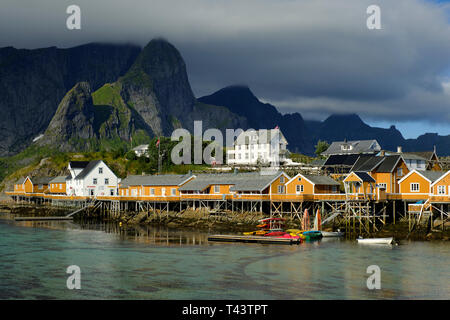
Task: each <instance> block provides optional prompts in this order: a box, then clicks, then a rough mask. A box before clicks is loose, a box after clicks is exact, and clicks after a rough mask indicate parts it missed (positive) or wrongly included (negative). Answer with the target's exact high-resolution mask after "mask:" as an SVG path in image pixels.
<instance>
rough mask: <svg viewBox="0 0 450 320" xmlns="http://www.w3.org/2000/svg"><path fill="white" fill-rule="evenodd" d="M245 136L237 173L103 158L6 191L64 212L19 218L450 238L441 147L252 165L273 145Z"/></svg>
mask: <svg viewBox="0 0 450 320" xmlns="http://www.w3.org/2000/svg"><path fill="white" fill-rule="evenodd" d="M269 132H270V134H271V135H277V139H279V140H277V141H279V145H278V146H277V149H276V150H277V152H278V154H277V156H278V157H279V159H280V158H281V160H282V161H283V160H285V159H284V158H283V157H285V154H286V152H285V151H286V144H287V142H286V141H285V139H284V137H283V134H282V133H281V130H280V129H278V128H276V129H272V130H269ZM244 134H245V133H244ZM246 136H247V137H248V136H249V134H246ZM241 140H242V141H243V143H242V144H239V143H235V145H234V147H233V148H232V149H231V150H228V151H227V153H228V154H227V160H228V164H233V166H230V171H231V172H230V171H228V172H220V173H217V172H215V173H211V172H209V173H204V172H200V173H196V172H192V171H189V172H188V173H186V174H153V175H146V174H141V175H128V176H127V177H126V178H124V179H120V178H118V177H117V176H116V175H115V173H114V172H113V171H112V170H111V169H110V168H109V167H108V166H107V165H106V163H105V162H103V161H102V160H95V161H69V163H68V164H67V170H68V172H70V174H68V175H67V176H57V177H39V176H36V177H30V176H27V177H24V178H21V179H20V180H19V181H17V182H16V183H15V184H14V190H11V191H6V194H7V195H8V196H9V197H10V198H11V199H12V200H13V201H14V206H15V207H16V208H17V207H19V208H20V207H21V206H43V207H47V208H48V207H50V208H58V209H62V210H63V212H64V215H57V216H54V215H47V216H45V217H43V216H38V217H23V216H21V215H17V216H16V218H15V219H16V220H19V221H33V220H40V221H45V220H71V219H73V218H82V219H86V218H100V219H105V220H116V221H119V222H120V224H122V223H156V224H166V225H168V226H169V227H185V226H188V227H193V228H205V227H207V228H210V229H212V230H215V229H220V227H221V226H222V227H224V228H225V229H229V230H239V232H235V233H236V235H214V236H212V237H211V238H210V240H211V241H242V242H261V243H265V242H272V243H273V242H275V243H277V242H285V243H298V242H301V241H302V240H305V239H308V240H313V239H318V238H321V237H323V236H325V237H327V236H328V237H329V236H332V237H339V236H344V235H346V236H350V237H356V236H359V237H364V238H366V239H370V238H373V237H374V236H375V235H379V234H388V235H389V237H384V238H381V239H382V240H381V241H388V240H389V241H392V236H395V237H400V238H405V236H406V238H409V237H410V236H413V238H414V234H415V233H418V229H421V230H422V233H423V232H424V231H423V230H425V235H426V234H429V233H430V232H431V231H434V232H437V233H440V234H441V235H442V236H441V237H440V238H441V239H442V238H443V239H445V234H446V232H447V229H448V225H449V212H450V194H449V193H450V171H449V170H447V171H445V170H443V167H442V164H441V163H440V162H439V160H438V157H437V155H436V152H435V151H431V152H422V153H414V152H410V153H406V152H402V150H401V148H400V147H399V148H398V150H397V151H396V152H391V151H385V150H381V147H380V146H379V144H378V143H377V142H376V140H361V141H340V142H333V143H332V144H331V145H329V147H328V148H327V150H326V151H324V152H323V153H322V154H323V155H324V160H322V161H316V162H315V163H311V164H310V165H309V166H305V165H304V164H302V165H301V167H302V168H301V169H300V170H295V168H296V167H297V168H298V165H297V166H296V164H295V163H292V161H291V162H290V163H289V162H288V165H286V166H279V167H275V168H274V167H270V166H268V167H259V168H258V170H254V171H250V170H248V168H250V167H251V165H252V163H251V161H252V160H253V161H254V163H255V160H256V158H257V157H258V154H259V159H258V161H259V160H260V156H261V155H263V156H264V155H265V152H259V153H258V152H253V153H255V154H256V156H253V155H252V152H250V150H251V149H253V147H254V148H255V150H258V142H255V145H252V144H251V143H249V139H237V140H236V141H241ZM250 140H251V139H250ZM259 149H261V147H259ZM268 149H270V144H268ZM135 151H136V153H138V152H139V153H145V150H144V151H142V150H140V149H139V148H137V149H136V150H135ZM241 153H242V155H241ZM249 154H250V156H249ZM268 154H272V156H273V153H268ZM241 159H247V161H246V162H245V161H242V160H241ZM239 160H241V161H239ZM269 160H270V159H269ZM239 162H241V163H239ZM244 165H246V167H245V166H244ZM240 168H246V170H242V171H241V169H240ZM296 172H297V173H296ZM19 212H20V211H19ZM395 225H402V226H403V234H396V233H395V231H392V230H395V228H394V229H392V226H395ZM249 228H253V229H254V230H253V229H251V230H248V229H249ZM386 230H390V232H389V231H386ZM397 230H398V229H397Z"/></svg>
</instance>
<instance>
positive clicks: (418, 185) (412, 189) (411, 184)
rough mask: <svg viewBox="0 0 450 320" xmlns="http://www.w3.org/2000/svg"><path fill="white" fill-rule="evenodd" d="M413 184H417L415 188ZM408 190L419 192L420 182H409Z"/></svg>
mask: <svg viewBox="0 0 450 320" xmlns="http://www.w3.org/2000/svg"><path fill="white" fill-rule="evenodd" d="M413 186H417V189H415V188H413ZM409 190H410V191H411V192H419V191H420V184H419V183H417V182H411V183H410V184H409Z"/></svg>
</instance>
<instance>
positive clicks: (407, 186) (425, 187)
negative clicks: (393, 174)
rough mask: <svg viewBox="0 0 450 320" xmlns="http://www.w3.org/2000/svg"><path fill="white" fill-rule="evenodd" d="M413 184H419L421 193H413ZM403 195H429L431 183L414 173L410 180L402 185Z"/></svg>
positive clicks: (404, 181)
mask: <svg viewBox="0 0 450 320" xmlns="http://www.w3.org/2000/svg"><path fill="white" fill-rule="evenodd" d="M411 183H419V191H416V192H412V191H411ZM400 192H401V193H429V192H430V183H429V182H428V181H427V180H426V179H425V178H423V177H422V176H421V175H419V174H418V173H417V172H413V173H412V174H411V175H410V176H409V177H408V178H406V179H405V180H403V181H402V182H401V183H400Z"/></svg>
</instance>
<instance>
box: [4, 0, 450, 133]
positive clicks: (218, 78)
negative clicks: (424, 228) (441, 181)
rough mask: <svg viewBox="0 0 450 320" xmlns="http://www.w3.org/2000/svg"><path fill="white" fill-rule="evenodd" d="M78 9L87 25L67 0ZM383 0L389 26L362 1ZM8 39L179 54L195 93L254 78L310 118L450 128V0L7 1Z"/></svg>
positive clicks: (265, 93) (281, 103)
mask: <svg viewBox="0 0 450 320" xmlns="http://www.w3.org/2000/svg"><path fill="white" fill-rule="evenodd" d="M72 4H76V5H78V6H79V7H80V8H81V30H68V29H67V28H66V19H67V17H68V14H66V8H67V7H68V6H69V5H72ZM371 4H377V5H379V7H380V8H381V28H382V29H381V30H369V29H368V28H367V26H366V20H367V18H368V16H369V15H368V14H367V13H366V9H367V7H368V6H369V5H371ZM0 10H1V11H0V47H4V46H14V47H18V48H39V47H48V46H58V47H70V46H74V45H79V44H83V43H87V42H115V43H124V42H131V43H135V44H139V45H141V46H144V45H145V44H146V43H147V42H148V41H149V40H151V39H152V38H154V37H160V36H161V37H164V38H166V39H167V40H169V41H170V42H172V43H173V44H174V45H175V46H176V47H177V48H178V49H179V50H180V52H181V54H182V55H183V57H184V59H185V61H186V64H187V68H188V75H189V78H190V81H191V85H192V89H193V91H194V93H195V95H196V96H197V97H199V96H202V95H205V94H210V93H212V92H214V91H216V90H218V89H220V88H222V87H224V86H227V85H232V84H246V85H248V86H249V87H250V88H251V90H252V91H253V92H254V93H255V95H256V96H258V97H259V98H260V99H262V100H264V101H267V102H270V103H272V104H274V105H275V106H277V107H278V109H279V110H280V111H281V112H283V113H285V112H295V111H297V112H300V113H301V114H302V116H303V117H304V118H305V119H319V120H323V119H324V118H326V117H327V116H328V115H330V114H331V113H350V112H352V113H353V112H354V113H358V114H359V115H360V116H361V117H362V118H363V120H365V121H366V122H368V123H370V124H375V125H379V126H383V127H388V126H389V125H391V124H395V125H396V126H397V128H399V129H400V130H401V131H402V133H403V134H404V136H405V137H417V135H419V134H422V133H424V132H438V133H439V134H441V135H448V134H450V24H449V21H450V14H449V13H450V5H449V4H448V3H447V1H438V0H436V1H431V0H420V1H419V0H377V1H374V0H370V1H366V0H328V1H324V0H314V1H312V0H127V1H108V0H89V1H88V0H70V1H66V0H20V1H17V0H2V4H1V9H0Z"/></svg>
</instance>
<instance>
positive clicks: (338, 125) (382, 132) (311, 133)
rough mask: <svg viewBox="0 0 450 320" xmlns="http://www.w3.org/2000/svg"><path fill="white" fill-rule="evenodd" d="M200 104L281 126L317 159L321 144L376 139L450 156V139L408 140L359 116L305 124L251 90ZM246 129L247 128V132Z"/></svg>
mask: <svg viewBox="0 0 450 320" xmlns="http://www.w3.org/2000/svg"><path fill="white" fill-rule="evenodd" d="M199 101H203V102H206V103H211V104H215V105H221V106H225V107H227V108H229V109H230V110H232V111H233V112H235V113H236V114H238V115H240V116H243V117H245V118H247V122H248V124H250V126H249V127H250V128H254V129H260V128H273V127H275V126H277V125H278V126H279V127H280V129H281V130H282V132H283V134H284V135H285V137H286V139H287V140H288V142H289V145H288V148H289V150H291V151H293V152H300V153H303V154H307V155H314V151H315V144H316V143H317V141H318V140H323V141H327V142H328V143H331V142H333V141H343V140H345V139H347V140H368V139H376V140H377V141H378V142H379V143H380V145H381V147H382V148H383V149H386V150H393V151H395V150H396V149H397V146H402V147H403V150H404V151H429V150H433V148H434V146H436V149H437V152H438V154H439V155H442V156H446V155H450V136H440V135H438V134H430V133H426V134H424V135H421V136H419V137H418V138H417V139H405V138H404V137H403V136H402V134H401V132H400V131H399V130H397V129H396V128H395V126H394V125H393V126H391V127H390V128H389V129H385V128H377V127H371V126H369V125H368V124H366V123H364V121H362V119H361V118H360V117H359V116H358V115H357V114H333V115H330V116H329V117H328V118H326V119H325V120H324V121H314V120H304V119H303V118H302V116H301V115H300V114H299V113H292V114H281V113H280V112H278V110H277V109H276V107H275V106H273V105H271V104H268V103H263V102H261V101H259V100H258V98H257V97H256V96H255V95H254V94H253V93H252V92H251V91H250V89H249V88H248V87H247V86H243V85H239V86H229V87H226V88H223V89H220V90H218V91H217V92H215V93H213V94H211V95H208V96H204V97H201V98H199ZM244 129H246V128H244Z"/></svg>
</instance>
